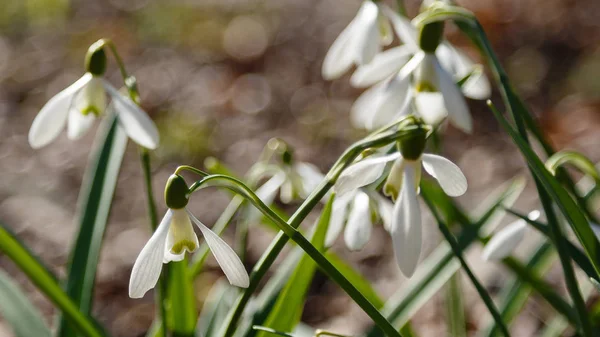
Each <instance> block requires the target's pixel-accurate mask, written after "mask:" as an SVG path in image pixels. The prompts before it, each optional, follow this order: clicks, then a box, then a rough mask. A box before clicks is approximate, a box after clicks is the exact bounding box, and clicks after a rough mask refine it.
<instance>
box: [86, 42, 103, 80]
mask: <svg viewBox="0 0 600 337" xmlns="http://www.w3.org/2000/svg"><path fill="white" fill-rule="evenodd" d="M105 44H106V41H104V40H98V41H96V42H95V43H94V44H92V45H91V46H90V48H88V51H87V54H86V55H85V70H86V71H87V72H89V73H91V74H92V75H94V76H102V75H104V72H105V71H106V53H105V52H104V45H105Z"/></svg>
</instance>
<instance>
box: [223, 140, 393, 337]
mask: <svg viewBox="0 0 600 337" xmlns="http://www.w3.org/2000/svg"><path fill="white" fill-rule="evenodd" d="M397 137H398V132H397V131H395V132H387V133H383V132H382V134H379V135H378V136H377V137H374V138H373V139H365V140H362V141H359V142H357V143H355V144H354V145H352V146H351V147H349V148H348V149H347V150H346V151H345V152H344V153H343V154H342V156H340V158H339V159H338V160H337V162H336V163H335V164H334V165H333V166H332V168H331V170H330V171H329V173H327V175H326V177H325V179H323V181H322V182H321V183H320V184H319V186H317V188H316V189H315V190H313V192H312V193H311V194H310V195H309V197H308V198H307V199H306V200H305V201H304V203H303V204H302V205H300V207H299V208H298V210H296V212H295V213H294V214H293V215H292V216H291V217H290V220H289V222H288V223H289V225H290V226H291V227H293V228H297V227H298V226H299V225H300V223H302V221H303V220H304V218H306V216H307V215H308V214H309V213H310V211H311V210H312V209H313V208H314V206H315V205H316V204H317V203H318V202H319V200H321V198H322V197H323V196H324V195H325V194H326V193H327V191H328V190H329V189H330V188H331V187H332V186H333V184H334V183H335V181H336V180H337V178H338V177H339V175H340V174H341V172H342V170H343V169H344V168H345V167H346V166H347V165H349V164H350V163H351V162H352V161H353V160H354V158H356V157H357V156H358V155H359V154H360V153H361V152H362V151H364V150H366V149H368V148H371V147H379V146H384V145H386V144H389V143H391V142H393V141H395V140H396V138H397ZM288 240H289V238H288V237H287V236H286V235H285V234H284V233H283V232H279V233H278V234H277V236H276V237H275V239H273V241H271V245H270V246H269V248H268V249H267V250H266V251H265V252H264V253H263V255H262V257H261V258H260V260H259V261H258V262H257V264H256V265H255V266H254V269H253V271H252V273H251V274H250V285H249V286H248V288H247V289H246V290H245V291H244V292H243V293H242V295H240V297H238V299H237V300H236V302H235V304H234V306H233V309H232V310H231V311H230V312H229V315H228V316H227V319H226V320H225V322H224V324H223V331H222V333H221V335H222V336H223V337H231V336H232V335H233V333H234V332H235V329H236V328H237V325H238V322H239V320H240V318H241V317H242V313H243V311H244V308H245V307H246V305H247V304H248V301H249V300H250V297H251V296H252V293H253V292H254V291H255V290H256V288H257V287H258V285H259V283H260V281H261V280H262V278H263V277H264V276H265V274H266V273H267V270H268V269H269V268H270V267H271V265H272V264H273V262H274V261H275V259H276V258H277V256H278V255H279V253H280V252H281V250H282V249H283V247H284V246H285V244H286V243H287V241H288Z"/></svg>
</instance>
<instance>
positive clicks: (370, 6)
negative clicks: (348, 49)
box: [352, 0, 382, 64]
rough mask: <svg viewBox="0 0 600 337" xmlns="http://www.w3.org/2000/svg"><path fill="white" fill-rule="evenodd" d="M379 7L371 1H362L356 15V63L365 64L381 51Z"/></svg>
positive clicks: (354, 45)
mask: <svg viewBox="0 0 600 337" xmlns="http://www.w3.org/2000/svg"><path fill="white" fill-rule="evenodd" d="M379 28H380V27H379V8H378V7H377V5H376V4H375V3H374V2H373V1H370V0H368V1H364V2H363V4H362V6H361V7H360V10H359V12H358V14H357V15H356V28H355V30H354V33H355V34H356V37H355V39H356V44H353V45H352V47H353V48H357V50H356V52H355V55H356V56H357V59H356V60H355V61H356V64H367V63H370V62H371V61H373V58H374V57H375V55H377V53H379V52H380V51H381V44H382V41H381V31H380V30H379Z"/></svg>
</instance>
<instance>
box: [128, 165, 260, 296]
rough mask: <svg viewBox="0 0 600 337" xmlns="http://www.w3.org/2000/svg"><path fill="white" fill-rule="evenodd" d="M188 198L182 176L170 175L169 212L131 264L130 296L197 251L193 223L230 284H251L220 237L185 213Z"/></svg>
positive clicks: (234, 254) (167, 202)
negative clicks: (167, 265)
mask: <svg viewBox="0 0 600 337" xmlns="http://www.w3.org/2000/svg"><path fill="white" fill-rule="evenodd" d="M188 197H189V189H188V186H187V184H186V182H185V180H184V179H183V177H181V176H179V175H177V174H173V175H171V177H169V180H168V182H167V185H166V187H165V203H166V204H167V207H168V208H169V209H168V210H167V213H166V214H165V216H164V217H163V219H162V221H161V222H160V224H159V225H158V227H157V228H156V231H155V232H154V234H153V235H152V237H151V238H150V240H148V243H146V245H145V246H144V248H142V251H141V252H140V255H139V256H138V258H137V259H136V261H135V263H134V265H133V269H132V271H131V279H130V281H129V297H131V298H140V297H143V296H144V294H145V293H146V292H147V291H148V290H150V289H152V288H154V286H155V285H156V282H157V281H158V278H159V276H160V272H161V270H162V265H163V263H169V262H171V261H181V260H183V258H184V257H185V253H186V251H187V252H189V253H193V252H195V251H196V250H197V249H198V246H199V242H198V236H196V233H195V232H194V228H193V226H192V221H193V222H194V224H195V225H196V226H197V227H198V229H200V232H201V233H202V235H203V236H204V239H205V240H206V243H207V244H208V247H209V249H210V251H211V252H212V253H213V255H214V256H215V259H216V260H217V263H218V264H219V266H221V269H223V273H225V276H226V277H227V279H228V280H229V282H230V283H231V284H232V285H235V286H238V287H242V288H247V287H248V284H249V282H250V281H249V278H248V273H247V272H246V269H245V268H244V265H243V263H242V261H241V260H240V258H239V257H238V256H237V255H236V253H235V252H234V251H233V249H232V248H231V247H229V245H228V244H227V243H226V242H225V241H223V239H221V238H220V237H219V235H217V234H216V233H215V232H213V231H212V230H210V229H209V228H208V227H206V226H205V225H204V224H203V223H202V222H200V220H198V219H197V218H196V217H195V216H194V215H193V214H192V213H191V212H190V211H189V210H187V208H186V206H187V204H188V201H189V199H188ZM190 219H191V221H190Z"/></svg>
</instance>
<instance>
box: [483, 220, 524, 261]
mask: <svg viewBox="0 0 600 337" xmlns="http://www.w3.org/2000/svg"><path fill="white" fill-rule="evenodd" d="M526 229H527V223H526V222H525V220H517V221H515V222H513V223H511V224H510V225H508V226H506V227H504V228H503V229H502V230H501V231H499V232H498V233H496V234H495V235H494V236H493V237H492V239H491V240H490V241H489V242H488V243H487V245H485V248H484V249H483V253H482V254H481V255H482V257H483V259H484V260H486V261H487V260H500V259H503V258H505V257H507V256H508V255H510V253H512V251H513V250H514V249H515V248H517V246H518V245H519V243H521V241H522V240H523V236H524V235H525V230H526Z"/></svg>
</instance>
